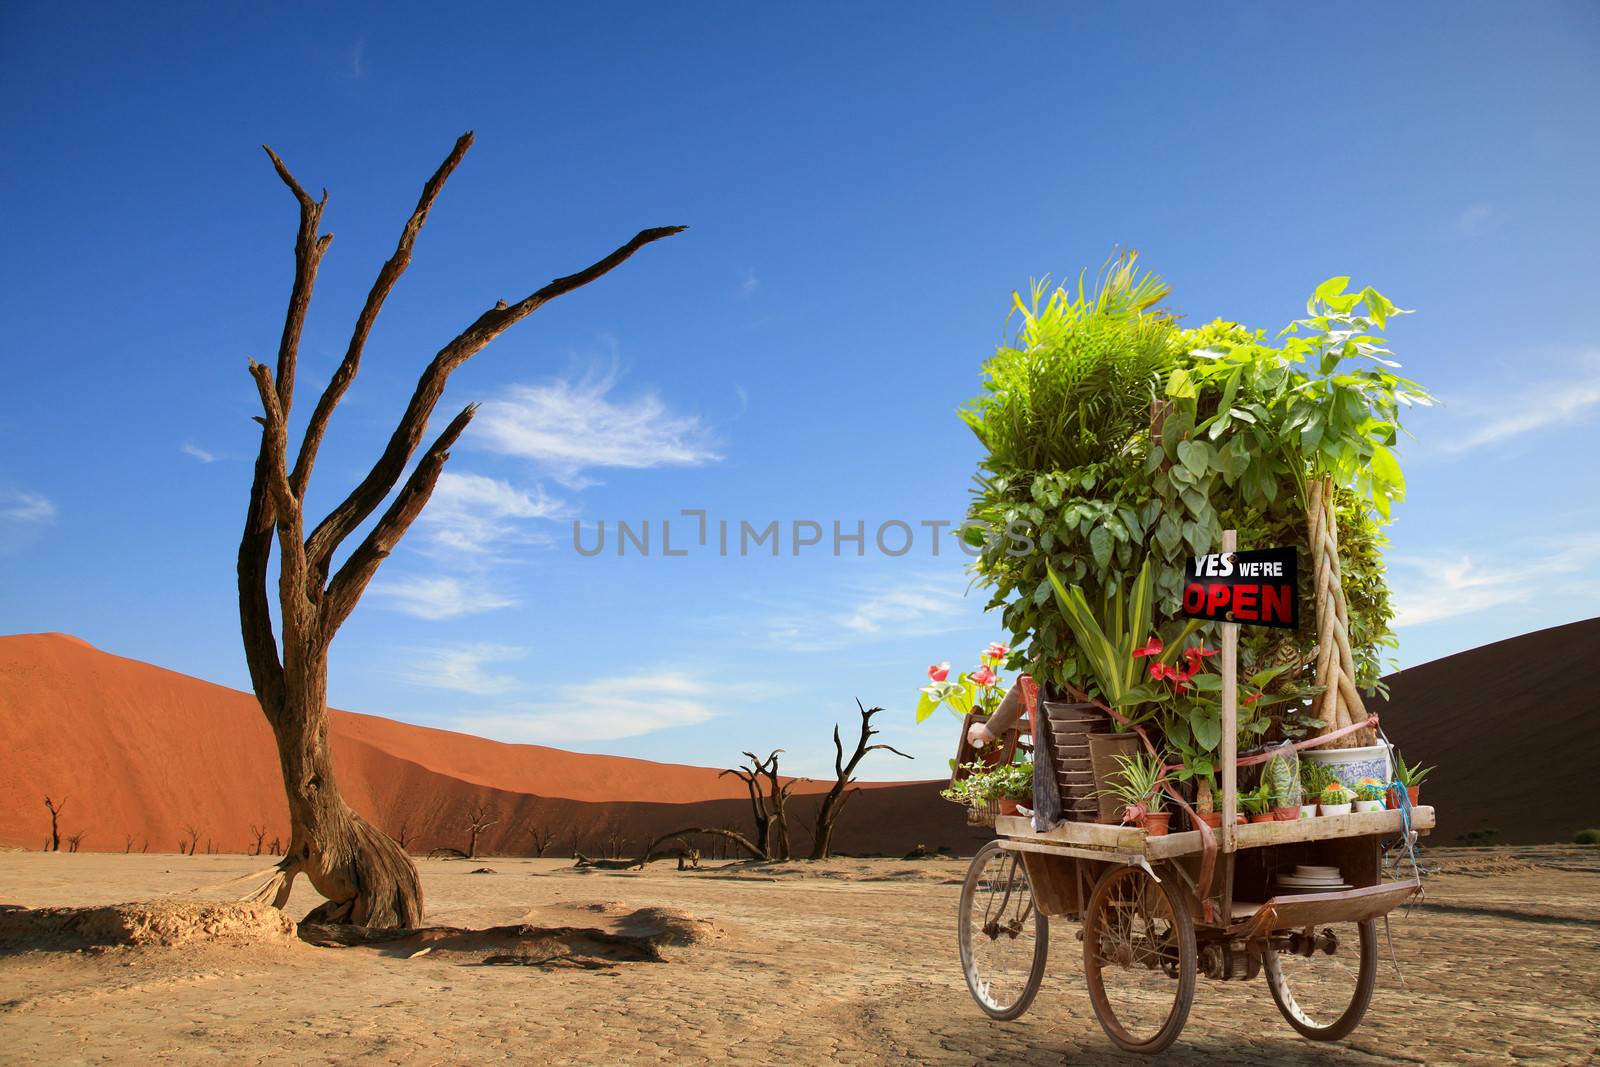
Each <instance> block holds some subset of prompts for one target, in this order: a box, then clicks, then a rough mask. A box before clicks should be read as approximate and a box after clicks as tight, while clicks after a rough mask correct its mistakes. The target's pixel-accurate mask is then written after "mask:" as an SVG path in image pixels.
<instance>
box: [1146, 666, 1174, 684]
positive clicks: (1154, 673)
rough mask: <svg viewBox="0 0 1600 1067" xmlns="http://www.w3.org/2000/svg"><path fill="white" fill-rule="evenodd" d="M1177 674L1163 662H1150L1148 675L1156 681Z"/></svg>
mask: <svg viewBox="0 0 1600 1067" xmlns="http://www.w3.org/2000/svg"><path fill="white" fill-rule="evenodd" d="M1177 676H1178V672H1177V671H1176V670H1174V669H1173V668H1171V667H1169V666H1167V665H1166V664H1165V663H1152V664H1150V677H1152V678H1154V679H1155V680H1156V681H1158V682H1159V681H1161V680H1162V679H1164V678H1176V677H1177Z"/></svg>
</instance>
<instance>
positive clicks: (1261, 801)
mask: <svg viewBox="0 0 1600 1067" xmlns="http://www.w3.org/2000/svg"><path fill="white" fill-rule="evenodd" d="M1239 804H1240V806H1241V807H1243V808H1244V811H1245V814H1246V815H1248V816H1249V817H1250V821H1251V822H1276V821H1277V819H1278V817H1277V816H1276V815H1274V814H1272V785H1271V783H1269V782H1262V783H1261V784H1260V785H1258V786H1256V787H1255V788H1254V789H1251V790H1249V791H1247V792H1244V793H1240V794H1239Z"/></svg>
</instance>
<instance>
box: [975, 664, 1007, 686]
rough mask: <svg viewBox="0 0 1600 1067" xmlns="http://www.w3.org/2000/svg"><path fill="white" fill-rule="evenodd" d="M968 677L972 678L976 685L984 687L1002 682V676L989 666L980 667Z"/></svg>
mask: <svg viewBox="0 0 1600 1067" xmlns="http://www.w3.org/2000/svg"><path fill="white" fill-rule="evenodd" d="M968 677H970V678H971V679H972V682H973V684H974V685H977V686H981V687H982V688H984V689H988V688H990V687H992V686H995V685H998V684H1000V676H999V675H998V674H996V673H994V671H991V670H990V669H989V668H988V667H979V668H978V669H977V670H975V671H973V672H972V673H971V674H970V675H968Z"/></svg>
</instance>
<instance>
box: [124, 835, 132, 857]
mask: <svg viewBox="0 0 1600 1067" xmlns="http://www.w3.org/2000/svg"><path fill="white" fill-rule="evenodd" d="M132 851H133V835H132V834H129V835H127V838H126V839H125V840H124V841H123V842H122V854H123V855H124V856H126V855H127V854H128V853H130V852H132Z"/></svg>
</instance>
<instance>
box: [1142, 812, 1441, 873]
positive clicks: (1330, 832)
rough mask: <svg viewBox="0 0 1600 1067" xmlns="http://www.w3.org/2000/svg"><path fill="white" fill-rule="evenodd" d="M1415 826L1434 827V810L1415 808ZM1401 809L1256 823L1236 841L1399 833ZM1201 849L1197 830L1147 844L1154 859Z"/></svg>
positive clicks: (1255, 843) (1243, 844)
mask: <svg viewBox="0 0 1600 1067" xmlns="http://www.w3.org/2000/svg"><path fill="white" fill-rule="evenodd" d="M1411 826H1412V828H1413V829H1415V830H1418V831H1427V830H1431V829H1433V809H1432V808H1431V807H1416V808H1413V809H1411ZM1399 832H1400V812H1399V811H1397V810H1394V809H1386V810H1384V811H1360V812H1351V813H1350V814H1349V815H1329V816H1326V817H1323V816H1319V817H1317V818H1314V819H1295V820H1294V821H1292V822H1255V823H1250V824H1249V825H1248V826H1240V827H1238V828H1237V835H1236V840H1237V841H1238V846H1239V848H1241V849H1244V848H1265V847H1267V846H1269V845H1287V844H1293V843H1294V842H1296V841H1327V840H1329V839H1331V838H1335V837H1366V836H1369V835H1380V834H1398V833H1399ZM1199 851H1200V834H1199V832H1198V831H1195V830H1186V831H1184V832H1183V833H1177V834H1168V835H1167V836H1165V837H1152V838H1150V839H1149V840H1148V841H1147V842H1146V844H1145V854H1146V855H1147V856H1149V857H1150V858H1151V859H1152V860H1158V859H1171V858H1172V857H1174V856H1187V855H1190V854H1191V853H1196V852H1199Z"/></svg>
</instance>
